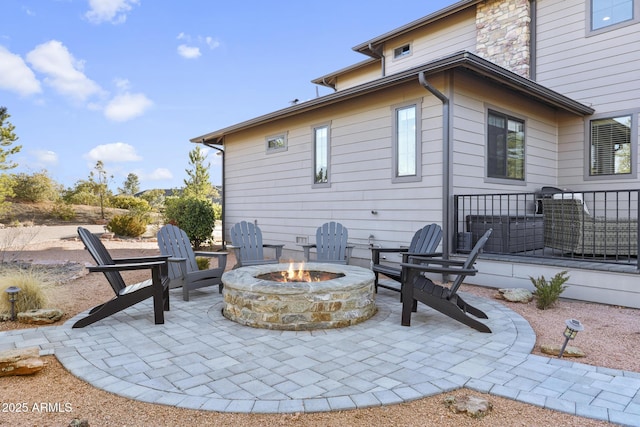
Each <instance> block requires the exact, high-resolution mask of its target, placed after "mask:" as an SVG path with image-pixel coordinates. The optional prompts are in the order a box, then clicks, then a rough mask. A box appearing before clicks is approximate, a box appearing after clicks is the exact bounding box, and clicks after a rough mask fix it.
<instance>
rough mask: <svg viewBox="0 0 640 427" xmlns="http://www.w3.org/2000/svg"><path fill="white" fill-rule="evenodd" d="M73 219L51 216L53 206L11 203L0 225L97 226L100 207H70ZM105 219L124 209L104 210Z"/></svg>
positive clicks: (120, 212) (122, 211) (122, 212)
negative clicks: (73, 213) (65, 219)
mask: <svg viewBox="0 0 640 427" xmlns="http://www.w3.org/2000/svg"><path fill="white" fill-rule="evenodd" d="M71 206H72V207H73V210H74V212H75V218H74V219H71V220H69V221H64V220H62V219H60V218H56V217H55V216H54V215H52V214H51V211H52V209H53V207H54V204H53V203H51V202H43V203H13V204H12V205H11V208H10V209H9V210H8V211H7V212H6V213H4V214H2V215H0V224H3V225H4V226H13V225H70V224H98V223H100V220H101V215H100V206H85V205H71ZM104 211H105V217H106V218H107V220H108V219H110V218H112V217H113V216H114V215H117V214H124V213H127V212H128V211H127V210H126V209H114V208H105V209H104Z"/></svg>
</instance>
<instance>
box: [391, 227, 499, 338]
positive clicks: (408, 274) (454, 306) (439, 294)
mask: <svg viewBox="0 0 640 427" xmlns="http://www.w3.org/2000/svg"><path fill="white" fill-rule="evenodd" d="M491 231H492V230H491V229H489V230H487V232H486V233H485V234H484V235H483V236H482V237H481V238H480V239H479V240H478V242H477V243H476V245H475V246H474V247H473V249H472V250H471V252H470V253H469V256H468V257H467V259H466V260H465V261H456V260H445V259H442V258H436V257H425V256H410V257H409V262H408V263H403V264H402V269H403V270H404V273H403V277H404V281H405V283H404V285H403V287H402V325H403V326H410V325H411V312H412V311H414V312H415V311H416V308H417V302H418V301H420V302H421V303H424V304H426V305H428V306H429V307H431V308H433V309H435V310H438V311H439V312H440V313H442V314H445V315H447V316H449V317H451V318H452V319H455V320H457V321H458V322H461V323H464V324H465V325H467V326H470V327H472V328H473V329H475V330H477V331H480V332H489V333H490V332H491V329H489V327H488V326H487V325H485V324H484V323H481V322H479V321H477V320H476V319H474V318H472V317H469V316H468V315H467V313H469V314H472V315H473V316H475V317H477V318H480V319H488V317H487V315H486V314H485V313H484V312H483V311H481V310H479V309H477V308H475V307H473V306H472V305H469V304H467V303H466V302H465V301H464V300H463V299H462V298H461V297H460V295H458V288H460V285H462V282H463V280H464V279H465V278H466V277H467V276H472V275H474V274H476V273H477V271H478V270H476V269H475V268H474V267H473V265H474V264H475V262H476V258H478V255H479V254H480V251H481V250H482V248H483V247H484V245H485V243H487V240H488V239H489V236H490V235H491ZM434 264H435V265H434ZM425 272H429V273H440V274H445V275H456V276H457V277H456V279H455V280H454V281H453V283H452V284H451V287H446V286H441V285H436V284H435V283H433V281H431V279H429V278H428V277H425V276H424V275H423V274H422V273H425Z"/></svg>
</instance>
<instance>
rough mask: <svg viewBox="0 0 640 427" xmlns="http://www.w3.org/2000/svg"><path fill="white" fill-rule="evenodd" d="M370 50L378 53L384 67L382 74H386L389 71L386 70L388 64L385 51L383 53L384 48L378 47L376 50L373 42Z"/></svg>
mask: <svg viewBox="0 0 640 427" xmlns="http://www.w3.org/2000/svg"><path fill="white" fill-rule="evenodd" d="M369 50H370V51H371V52H373V53H375V54H376V55H378V58H380V66H381V67H382V70H381V74H382V77H384V76H386V75H387V72H386V66H387V64H386V58H385V56H384V53H382V49H380V48H378V50H376V49H375V48H374V47H373V44H371V43H369Z"/></svg>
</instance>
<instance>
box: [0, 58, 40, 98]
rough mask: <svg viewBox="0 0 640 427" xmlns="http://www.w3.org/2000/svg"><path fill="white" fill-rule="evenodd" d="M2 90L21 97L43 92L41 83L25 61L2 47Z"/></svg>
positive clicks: (0, 75)
mask: <svg viewBox="0 0 640 427" xmlns="http://www.w3.org/2000/svg"><path fill="white" fill-rule="evenodd" d="M0 89H4V90H8V91H10V92H16V93H17V94H19V95H21V96H27V95H33V94H36V93H40V92H42V89H41V87H40V82H39V81H38V79H36V76H35V74H34V73H33V71H31V69H30V68H29V67H28V66H27V64H26V63H25V62H24V60H23V59H22V58H21V57H20V56H18V55H16V54H13V53H11V52H9V51H8V50H7V49H6V48H5V47H4V46H0Z"/></svg>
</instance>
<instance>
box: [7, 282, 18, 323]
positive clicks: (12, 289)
mask: <svg viewBox="0 0 640 427" xmlns="http://www.w3.org/2000/svg"><path fill="white" fill-rule="evenodd" d="M5 292H6V293H7V294H8V295H9V302H10V303H11V320H16V295H17V294H18V292H20V288H18V287H17V286H9V287H8V288H7V289H5Z"/></svg>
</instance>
